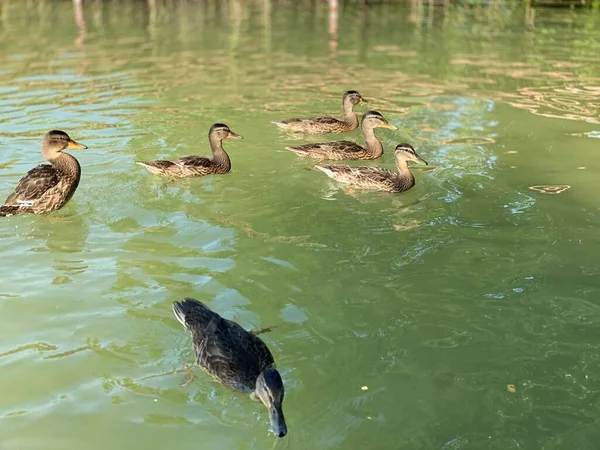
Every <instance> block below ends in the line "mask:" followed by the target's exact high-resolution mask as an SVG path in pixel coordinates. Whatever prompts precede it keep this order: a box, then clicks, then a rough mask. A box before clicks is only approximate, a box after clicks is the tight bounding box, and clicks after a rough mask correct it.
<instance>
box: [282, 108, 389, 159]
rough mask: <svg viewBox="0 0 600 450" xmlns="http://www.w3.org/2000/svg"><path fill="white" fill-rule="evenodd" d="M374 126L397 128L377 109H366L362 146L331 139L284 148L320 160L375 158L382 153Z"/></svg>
mask: <svg viewBox="0 0 600 450" xmlns="http://www.w3.org/2000/svg"><path fill="white" fill-rule="evenodd" d="M375 128H389V129H390V130H397V128H396V127H395V126H394V125H392V124H391V123H389V122H388V121H387V120H385V118H384V117H383V116H382V115H381V114H380V113H378V112H377V111H367V112H366V113H364V114H363V117H362V123H361V130H362V135H363V139H364V140H365V146H364V147H363V146H362V145H359V144H357V143H356V142H352V141H332V142H321V143H316V144H304V145H296V146H289V147H286V149H287V150H290V151H292V152H294V153H296V154H297V155H298V156H300V157H302V158H315V159H321V160H325V159H328V160H343V159H376V158H379V157H380V156H381V155H383V145H382V144H381V141H380V140H379V139H378V138H377V136H376V135H375Z"/></svg>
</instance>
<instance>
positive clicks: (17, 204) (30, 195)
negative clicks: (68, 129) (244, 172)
mask: <svg viewBox="0 0 600 450" xmlns="http://www.w3.org/2000/svg"><path fill="white" fill-rule="evenodd" d="M86 148H87V147H86V146H85V145H83V144H79V143H78V142H75V141H74V140H73V139H71V138H70V137H69V135H68V134H67V133H65V132H64V131H60V130H52V131H49V132H48V133H46V135H45V136H44V140H43V141H42V155H43V156H44V158H45V159H46V160H47V161H48V162H49V163H50V164H40V165H39V166H37V167H34V168H33V169H31V170H30V171H29V172H27V174H25V176H24V177H23V178H21V180H20V181H19V183H18V184H17V187H16V188H15V190H14V192H13V193H12V194H10V195H9V196H8V198H7V199H6V200H5V201H4V204H3V205H2V206H0V217H7V216H13V215H15V214H23V213H33V214H42V213H47V212H51V211H56V210H58V209H60V208H62V207H63V206H65V205H66V204H67V202H68V201H69V200H70V199H71V197H73V194H74V193H75V190H76V189H77V186H78V185H79V180H80V178H81V166H80V165H79V162H78V161H77V159H75V158H74V157H73V156H71V155H69V154H68V153H63V150H65V149H69V150H76V149H86Z"/></svg>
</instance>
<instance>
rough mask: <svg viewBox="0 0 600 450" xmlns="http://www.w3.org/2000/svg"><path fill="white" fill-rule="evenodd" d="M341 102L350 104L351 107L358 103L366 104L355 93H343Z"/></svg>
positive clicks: (360, 96)
mask: <svg viewBox="0 0 600 450" xmlns="http://www.w3.org/2000/svg"><path fill="white" fill-rule="evenodd" d="M343 102H344V103H346V102H350V103H352V104H353V105H358V104H359V103H368V102H367V101H366V100H365V99H364V98H363V97H362V95H360V94H359V93H358V92H357V91H346V92H344V97H343Z"/></svg>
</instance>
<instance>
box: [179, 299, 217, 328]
mask: <svg viewBox="0 0 600 450" xmlns="http://www.w3.org/2000/svg"><path fill="white" fill-rule="evenodd" d="M208 311H210V310H209V308H208V307H207V306H205V305H204V303H202V302H200V301H198V300H196V299H193V298H189V297H186V298H185V299H184V300H183V301H182V302H173V313H174V314H175V317H176V318H177V320H178V321H179V323H180V324H181V325H183V326H184V327H186V328H188V329H189V328H190V327H193V326H194V325H195V324H197V323H199V322H201V321H202V320H203V318H204V317H206V313H207V312H208Z"/></svg>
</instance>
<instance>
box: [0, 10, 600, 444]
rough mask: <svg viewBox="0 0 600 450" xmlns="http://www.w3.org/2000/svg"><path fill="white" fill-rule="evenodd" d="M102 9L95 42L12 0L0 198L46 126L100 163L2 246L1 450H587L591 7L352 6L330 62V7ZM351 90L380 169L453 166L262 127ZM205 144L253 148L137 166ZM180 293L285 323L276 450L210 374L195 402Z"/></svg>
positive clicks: (88, 160) (258, 320) (253, 318)
mask: <svg viewBox="0 0 600 450" xmlns="http://www.w3.org/2000/svg"><path fill="white" fill-rule="evenodd" d="M84 3H85V5H84V19H85V30H84V29H83V28H81V29H78V27H77V26H76V24H75V18H74V12H73V5H72V3H71V2H67V1H64V2H43V1H39V2H33V1H29V2H21V1H16V0H12V1H8V2H7V1H6V0H3V1H0V62H1V64H0V149H1V155H2V157H1V160H0V164H1V171H0V193H1V195H2V198H4V196H6V195H8V194H9V192H10V191H11V189H12V188H13V187H14V185H15V183H16V182H17V181H18V179H19V177H20V176H22V175H23V174H24V173H25V172H26V171H27V170H29V169H30V168H31V167H33V166H34V165H36V164H38V163H40V162H41V161H42V158H41V155H40V152H39V148H40V141H41V137H42V136H43V134H44V133H45V132H46V131H48V130H50V129H54V128H58V129H63V130H65V131H67V132H68V133H69V134H70V135H71V137H72V138H74V139H75V140H77V141H79V142H82V143H84V144H86V145H88V146H89V150H86V151H82V152H77V153H75V152H73V154H74V155H76V156H77V157H78V159H79V161H80V163H81V165H82V167H83V175H82V180H81V184H80V186H79V188H78V190H77V192H76V194H75V196H74V198H73V200H72V201H71V202H70V203H69V204H68V205H67V206H66V207H65V208H63V209H62V210H60V211H58V212H56V213H53V214H51V215H47V216H19V217H11V218H7V219H4V220H2V221H0V255H1V257H2V260H3V262H2V264H1V265H0V268H1V269H0V270H1V271H0V275H1V280H2V282H1V284H0V392H1V394H0V449H2V450H16V449H47V450H54V449H61V450H64V449H105V448H112V449H115V450H118V449H127V450H131V449H165V448H176V449H198V448H202V449H213V448H214V449H270V448H286V449H440V450H457V449H478V450H479V449H503V450H506V449H596V448H598V447H597V446H598V440H599V439H600V420H599V417H600V407H599V402H598V399H599V396H600V375H599V374H600V332H599V331H598V330H599V325H600V301H599V300H598V298H599V296H598V293H599V291H600V281H599V279H600V278H599V275H600V264H599V261H598V251H599V248H600V247H599V244H600V241H599V239H598V231H597V230H598V227H600V209H599V207H600V198H599V197H598V194H597V189H598V175H597V173H598V170H599V169H600V152H598V148H599V147H598V144H599V143H600V141H599V139H600V125H599V124H600V14H598V12H597V11H596V12H594V11H591V10H573V11H570V10H536V11H534V12H532V11H526V10H525V9H521V8H517V7H514V6H498V5H491V6H490V7H487V8H477V7H473V8H469V7H465V8H463V7H459V6H450V7H449V8H448V9H447V10H444V8H443V7H436V9H435V10H433V11H432V10H429V9H428V8H427V7H426V6H425V7H423V8H421V7H419V6H418V5H417V4H414V5H413V7H412V8H410V7H409V6H406V7H393V6H391V5H379V6H373V7H372V8H371V9H370V10H369V11H367V12H362V11H361V10H360V9H354V8H352V7H348V8H346V9H344V10H343V11H342V12H341V14H340V20H339V25H338V26H339V29H338V41H337V43H336V42H335V37H334V36H332V35H330V34H329V33H328V26H329V25H328V14H327V13H328V11H327V7H326V5H325V4H323V5H321V4H320V3H319V5H318V6H316V7H315V6H310V5H311V4H310V3H308V4H302V5H300V4H297V3H295V2H287V3H285V2H281V3H280V2H273V3H271V2H270V1H256V2H241V1H239V2H238V1H235V0H231V1H228V2H225V1H223V2H216V1H213V2H207V3H206V4H205V3H196V2H179V3H177V2H174V3H175V4H174V6H172V7H169V8H164V7H161V6H160V5H158V6H157V8H156V9H153V8H150V9H149V8H148V7H147V6H146V3H145V2H100V1H90V2H84ZM149 3H150V4H151V5H152V3H153V2H149ZM26 4H27V5H28V6H29V9H26V8H25V5H26ZM346 89H356V90H358V91H359V92H360V93H361V94H362V95H363V96H364V97H365V98H367V99H368V100H370V103H369V108H372V109H376V110H378V111H380V112H381V113H382V114H383V115H384V116H385V117H386V118H387V119H388V120H389V121H390V122H391V123H393V124H395V125H397V126H398V127H399V128H400V129H399V131H396V132H394V131H391V130H379V131H378V135H379V136H380V137H381V139H382V142H383V144H384V147H385V150H386V152H385V154H384V155H383V157H382V158H381V159H380V160H377V161H374V162H372V163H370V164H374V165H381V166H385V167H389V168H391V167H393V154H392V151H391V150H392V149H393V147H394V146H395V144H397V143H400V142H410V143H412V144H413V145H414V146H415V148H416V149H417V151H418V152H419V154H420V155H421V156H422V157H423V158H424V159H426V160H427V161H428V162H429V163H430V165H431V166H433V167H434V168H435V170H428V171H424V170H415V171H414V173H415V177H416V180H417V185H416V186H415V188H414V189H413V190H411V191H410V192H408V193H405V194H399V195H389V194H382V193H357V194H356V195H355V196H351V195H348V194H347V193H346V192H345V191H344V190H343V189H339V186H338V185H336V184H335V183H334V182H333V181H331V180H329V179H328V178H327V177H325V176H324V174H322V173H320V172H316V171H311V170H308V169H309V168H310V161H306V160H302V159H299V158H297V157H296V156H295V155H294V154H292V153H291V152H288V151H286V150H285V149H284V147H285V146H286V145H290V144H291V143H303V142H305V141H303V140H302V139H298V138H297V137H293V136H287V135H285V134H284V133H282V132H281V131H280V130H278V129H277V128H276V127H274V126H273V125H271V124H270V121H272V120H278V119H283V118H288V117H293V116H301V117H302V116H311V115H315V114H322V113H330V114H336V115H339V114H341V102H340V98H341V94H342V92H343V91H344V90H346ZM357 110H359V111H360V112H362V111H364V110H365V108H363V107H362V106H359V107H358V108H357ZM214 122H225V123H226V124H228V125H229V126H230V127H231V128H232V130H234V131H235V132H237V133H239V134H241V135H243V136H244V137H245V139H244V140H243V141H226V142H225V147H226V150H227V151H228V152H229V155H230V157H231V159H232V164H233V169H232V171H231V173H229V174H227V175H225V176H213V177H206V178H203V179H191V180H181V181H177V182H175V183H172V184H169V185H166V186H165V185H164V180H163V179H158V178H157V177H153V176H151V175H150V174H149V173H148V172H147V171H145V170H144V169H143V168H141V167H138V166H136V165H134V163H133V161H134V160H135V159H154V158H163V157H178V156H185V155H189V154H208V153H209V148H208V143H207V136H206V135H207V130H208V128H209V127H210V125H211V124H212V123H214ZM343 137H344V138H347V139H360V133H359V131H358V130H356V131H354V132H352V133H348V134H347V135H344V136H343ZM324 138H325V139H330V138H332V136H325V137H324ZM311 139H315V138H311ZM320 139H323V137H321V138H320ZM555 184H559V185H570V186H571V188H570V189H568V190H566V191H564V192H562V193H561V194H559V195H550V194H544V193H540V192H538V191H535V190H531V189H529V187H530V186H534V185H555ZM184 296H193V297H196V298H198V299H200V300H203V301H206V302H207V303H208V304H209V305H210V306H211V307H213V308H214V309H215V310H216V311H217V312H219V313H220V314H222V315H224V316H225V317H227V318H233V319H235V320H236V321H238V322H240V323H241V324H242V325H243V326H244V327H246V328H248V329H258V328H261V327H269V326H276V328H274V329H273V331H272V332H271V333H268V334H265V335H264V340H265V341H266V342H267V344H268V345H269V347H270V348H271V350H272V352H273V354H274V356H275V359H276V361H277V364H278V367H279V369H280V371H281V373H282V375H283V378H284V382H285V386H286V399H285V402H284V410H285V413H286V418H287V422H288V427H289V435H288V436H287V437H286V438H284V439H283V440H276V439H275V438H274V437H273V436H272V435H271V434H269V433H268V417H267V414H266V410H265V409H264V408H263V407H262V405H261V404H260V403H258V402H252V401H251V400H250V399H248V398H246V397H245V396H242V395H238V394H236V393H233V392H230V391H228V390H226V389H224V388H222V387H220V386H219V385H217V384H215V383H214V382H212V381H211V380H210V379H209V378H207V377H206V376H204V375H203V374H202V373H201V372H200V371H199V370H196V373H197V375H198V376H197V378H196V380H195V381H194V382H193V383H192V384H191V385H190V386H189V387H188V388H187V389H185V390H184V389H182V388H181V387H180V384H181V383H182V382H183V381H184V380H185V374H184V373H183V372H181V368H182V366H183V364H184V363H186V362H190V361H191V360H192V357H193V355H192V350H191V346H190V338H189V335H188V334H187V333H186V332H185V331H184V330H183V329H182V327H181V326H180V325H179V323H177V322H176V320H175V318H174V317H173V315H172V312H171V306H170V305H171V302H172V301H174V300H178V299H181V298H182V297H184ZM508 385H514V388H515V391H516V392H510V389H509V387H508ZM365 386H366V387H367V388H368V389H363V387H365Z"/></svg>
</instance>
